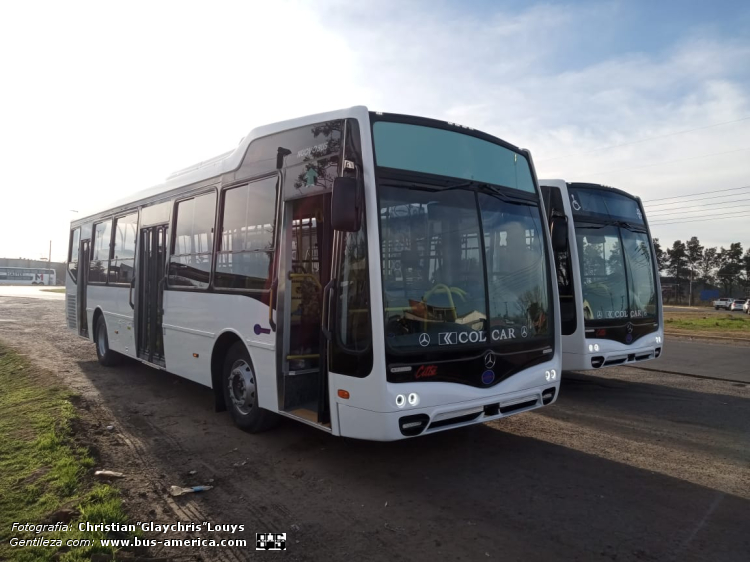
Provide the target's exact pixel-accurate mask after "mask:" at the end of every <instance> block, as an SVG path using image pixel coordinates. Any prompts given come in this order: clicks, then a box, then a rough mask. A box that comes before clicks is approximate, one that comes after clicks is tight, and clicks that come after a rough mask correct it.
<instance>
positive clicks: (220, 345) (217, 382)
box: [211, 332, 242, 412]
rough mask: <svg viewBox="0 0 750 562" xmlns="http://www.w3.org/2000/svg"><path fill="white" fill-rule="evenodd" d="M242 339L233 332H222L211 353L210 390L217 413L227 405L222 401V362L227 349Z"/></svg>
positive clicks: (222, 410)
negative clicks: (211, 390) (212, 392)
mask: <svg viewBox="0 0 750 562" xmlns="http://www.w3.org/2000/svg"><path fill="white" fill-rule="evenodd" d="M241 341H242V339H241V338H240V337H239V336H238V335H237V334H235V333H234V332H224V333H223V334H221V335H220V336H219V338H218V339H217V340H216V343H215V344H214V349H213V351H212V352H211V388H213V391H214V406H215V410H216V411H217V412H224V411H226V409H227V404H226V402H225V400H224V387H223V386H222V382H221V381H222V378H223V377H224V360H225V359H226V357H227V353H228V352H229V349H230V348H231V347H232V346H233V345H234V344H235V343H237V342H241Z"/></svg>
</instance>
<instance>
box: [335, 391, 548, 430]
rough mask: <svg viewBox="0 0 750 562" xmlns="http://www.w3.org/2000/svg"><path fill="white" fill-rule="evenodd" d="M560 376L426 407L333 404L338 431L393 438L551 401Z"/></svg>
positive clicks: (473, 421) (452, 425)
mask: <svg viewBox="0 0 750 562" xmlns="http://www.w3.org/2000/svg"><path fill="white" fill-rule="evenodd" d="M559 390H560V379H559V378H558V380H557V382H553V383H548V384H546V385H543V386H539V387H535V388H529V389H526V390H520V391H517V392H511V393H507V392H506V393H503V394H496V395H491V396H486V397H483V398H478V399H474V400H469V401H464V402H458V403H453V404H448V405H445V406H435V407H428V408H418V407H416V408H404V409H403V410H399V411H395V412H374V411H371V410H365V409H363V408H357V407H353V406H348V405H346V404H342V403H337V406H338V416H339V430H340V434H341V435H342V436H345V437H353V438H355V439H368V440H371V441H396V440H398V439H405V438H408V437H416V436H417V435H426V434H428V433H437V432H438V431H445V430H446V429H453V428H456V427H463V426H466V425H472V424H476V423H483V422H486V421H491V420H495V419H499V418H504V417H507V416H510V415H513V414H518V413H521V412H527V411H529V410H534V409H536V408H541V407H542V406H547V405H549V404H553V403H554V402H555V401H556V400H557V395H558V393H559Z"/></svg>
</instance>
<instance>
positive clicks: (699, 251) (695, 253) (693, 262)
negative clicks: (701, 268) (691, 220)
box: [685, 236, 703, 306]
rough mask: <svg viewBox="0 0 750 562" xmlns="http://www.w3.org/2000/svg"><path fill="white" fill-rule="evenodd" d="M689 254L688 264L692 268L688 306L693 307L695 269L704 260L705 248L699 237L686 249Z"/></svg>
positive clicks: (695, 237)
mask: <svg viewBox="0 0 750 562" xmlns="http://www.w3.org/2000/svg"><path fill="white" fill-rule="evenodd" d="M685 252H686V254H687V262H688V265H689V267H690V301H689V302H688V304H689V305H690V306H692V305H693V277H695V274H694V272H695V269H696V267H697V266H698V264H699V263H700V261H701V259H702V258H703V246H701V243H700V241H699V240H698V237H697V236H693V237H692V238H691V239H690V240H688V243H687V245H686V247H685Z"/></svg>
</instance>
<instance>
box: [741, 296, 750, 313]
mask: <svg viewBox="0 0 750 562" xmlns="http://www.w3.org/2000/svg"><path fill="white" fill-rule="evenodd" d="M742 310H744V311H745V314H750V299H747V300H746V301H745V304H743V305H742Z"/></svg>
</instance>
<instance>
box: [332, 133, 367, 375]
mask: <svg viewBox="0 0 750 562" xmlns="http://www.w3.org/2000/svg"><path fill="white" fill-rule="evenodd" d="M346 123H347V125H346V126H347V134H346V146H345V159H346V160H349V161H351V162H355V163H357V165H358V166H360V168H359V169H360V170H361V162H362V158H361V149H360V132H359V125H358V123H357V121H356V120H354V119H349V120H347V122H346ZM365 227H366V225H365V218H364V210H363V217H362V220H361V221H360V228H359V230H358V231H357V232H340V233H338V235H339V236H340V239H339V243H338V244H337V245H336V247H337V248H338V259H337V261H336V262H335V263H336V264H337V268H336V270H337V271H336V274H335V275H336V279H337V283H336V296H335V299H334V302H333V306H332V309H333V310H332V318H334V319H335V320H334V325H335V328H334V334H335V335H334V338H333V341H332V344H333V345H332V346H331V358H330V365H331V371H333V372H336V373H341V374H343V375H352V376H356V377H365V376H367V375H369V374H370V372H371V371H372V365H373V352H372V323H371V319H370V282H369V277H370V271H369V266H368V259H367V230H366V228H365Z"/></svg>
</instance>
